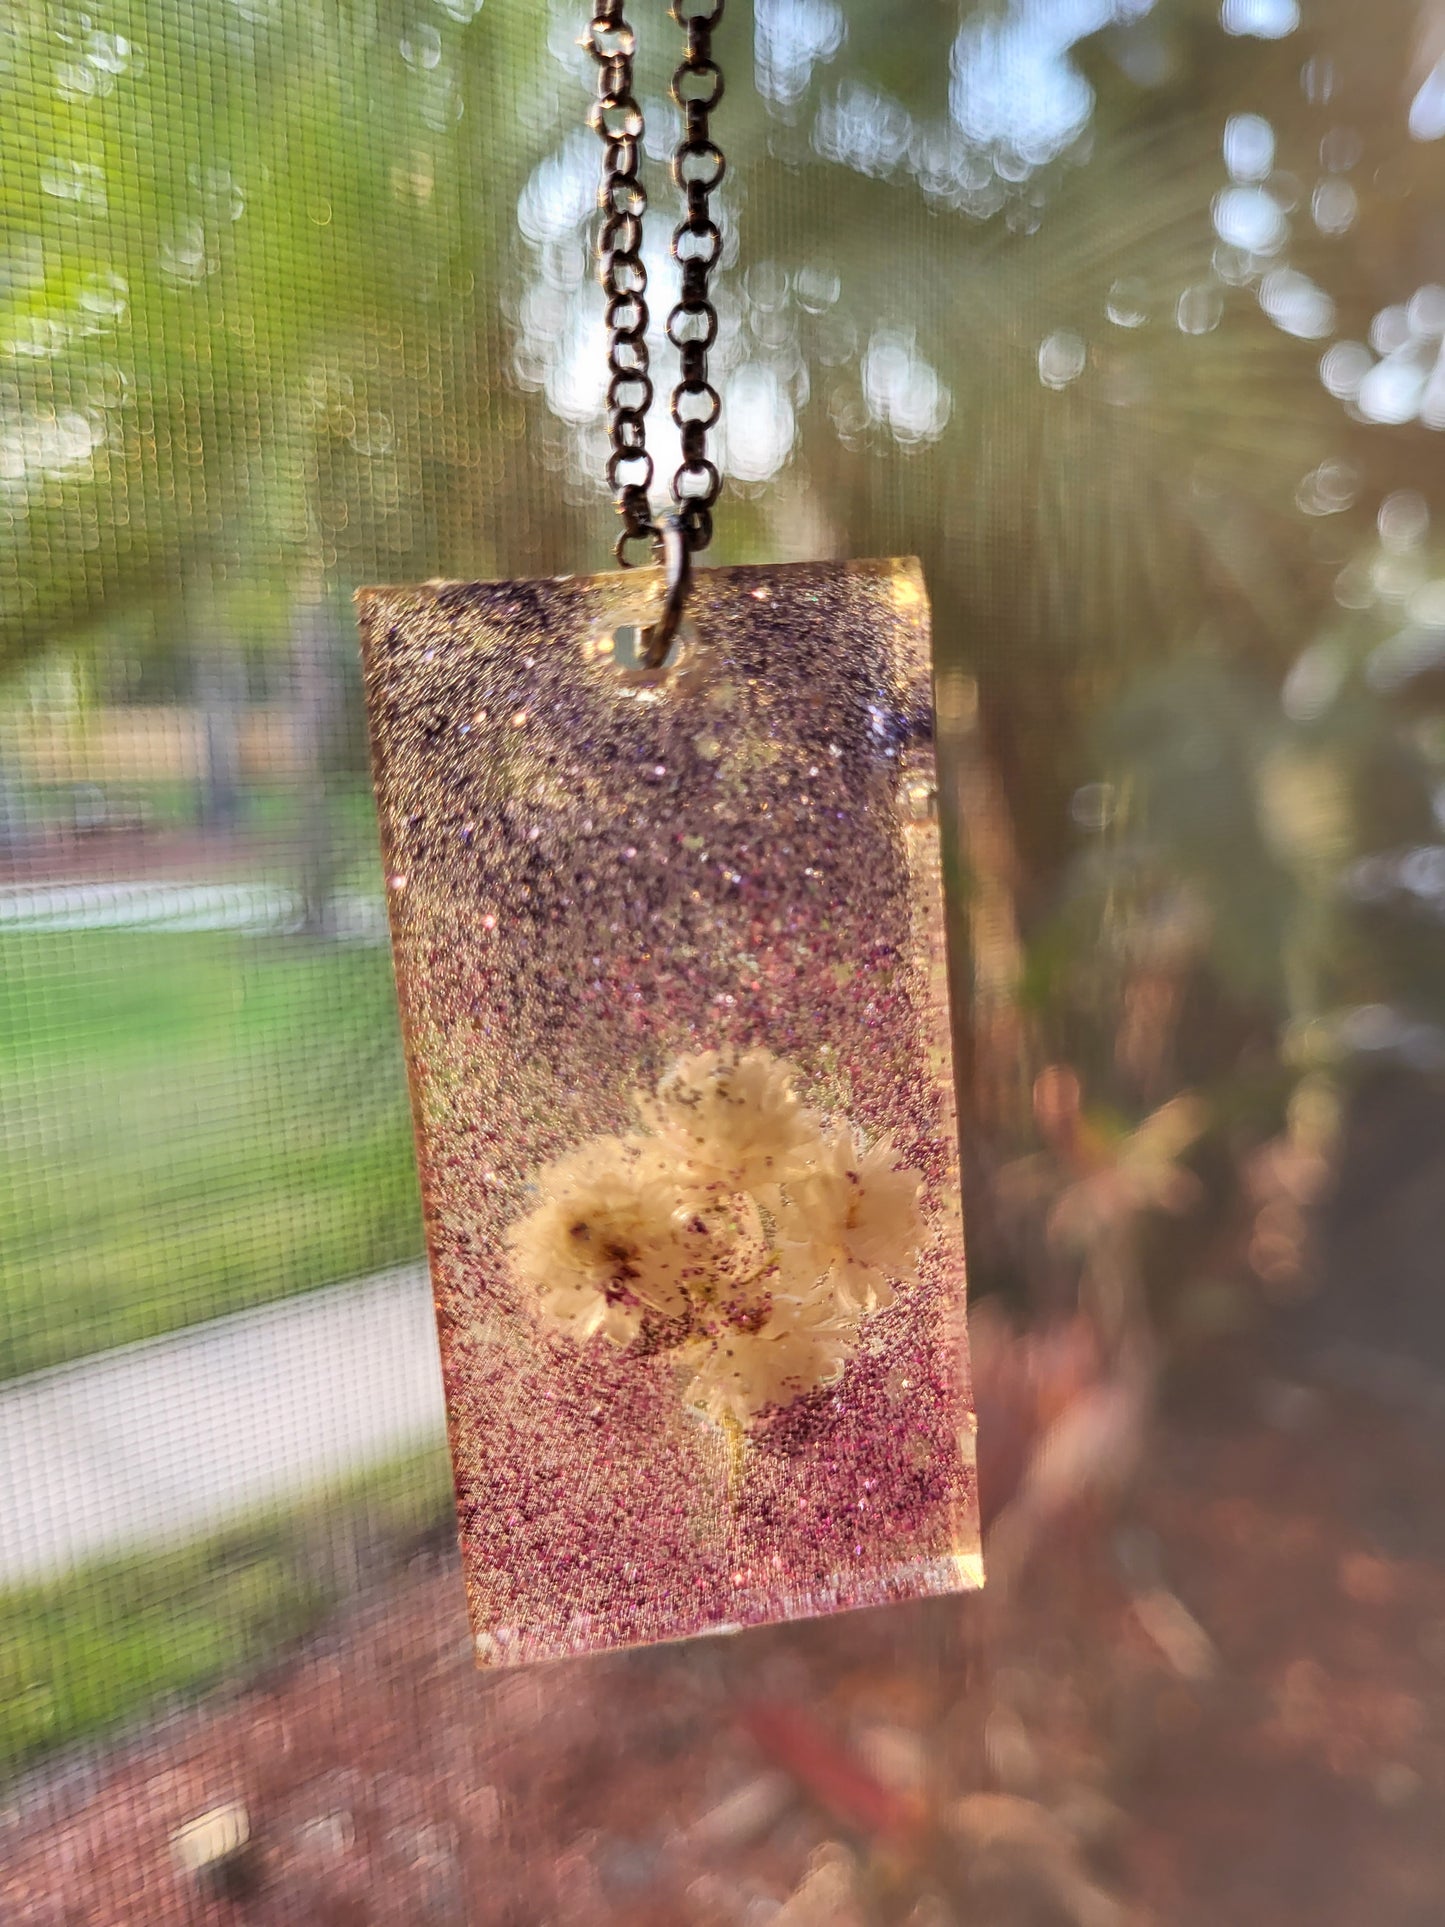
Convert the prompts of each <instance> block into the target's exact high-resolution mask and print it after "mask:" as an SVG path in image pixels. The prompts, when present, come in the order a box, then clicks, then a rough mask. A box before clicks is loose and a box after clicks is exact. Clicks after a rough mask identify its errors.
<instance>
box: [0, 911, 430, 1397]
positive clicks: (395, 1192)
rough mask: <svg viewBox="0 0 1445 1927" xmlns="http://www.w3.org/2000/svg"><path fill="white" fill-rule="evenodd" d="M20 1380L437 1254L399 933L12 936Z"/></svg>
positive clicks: (12, 1311)
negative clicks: (411, 1108)
mask: <svg viewBox="0 0 1445 1927" xmlns="http://www.w3.org/2000/svg"><path fill="white" fill-rule="evenodd" d="M0 1086H3V1088H5V1089H6V1090H8V1091H11V1092H24V1094H25V1101H24V1104H23V1105H20V1104H8V1105H7V1106H6V1107H5V1110H4V1113H3V1116H0V1166H3V1168H4V1171H5V1183H4V1185H3V1186H0V1305H3V1306H4V1318H3V1320H0V1379H4V1378H8V1377H11V1376H13V1375H15V1374H17V1373H20V1372H25V1371H33V1370H37V1369H39V1368H40V1367H42V1366H46V1365H55V1364H59V1363H61V1362H63V1361H64V1360H66V1359H69V1358H77V1357H83V1356H85V1355H86V1354H87V1353H90V1352H93V1351H100V1350H104V1349H105V1348H107V1347H109V1346H112V1345H119V1344H124V1343H127V1342H128V1341H130V1340H133V1339H138V1338H149V1337H154V1336H157V1335H158V1334H160V1333H161V1332H165V1331H169V1330H172V1329H174V1328H175V1327H176V1326H177V1325H184V1324H189V1323H191V1322H193V1321H195V1320H197V1319H200V1318H206V1317H213V1316H216V1315H219V1314H220V1313H223V1312H232V1311H240V1310H243V1309H245V1308H247V1307H248V1306H252V1305H256V1304H260V1303H264V1302H267V1301H268V1300H271V1299H275V1298H280V1297H284V1296H286V1295H287V1294H289V1293H291V1292H293V1291H299V1290H304V1289H306V1288H308V1287H310V1286H314V1285H318V1284H323V1283H326V1282H328V1281H329V1280H333V1279H339V1278H348V1277H353V1276H356V1275H359V1274H362V1273H366V1272H369V1271H373V1270H378V1269H381V1268H383V1267H384V1266H386V1265H388V1264H392V1263H395V1262H397V1261H399V1260H401V1259H403V1258H412V1257H415V1256H417V1255H418V1254H419V1252H420V1250H421V1213H420V1206H419V1202H418V1197H417V1187H416V1173H415V1165H414V1162H413V1159H412V1154H411V1121H410V1116H409V1113H408V1110H407V1103H406V1091H405V1084H404V1081H403V1078H402V1074H401V1066H400V1053H399V1045H398V1040H397V1035H396V1018H395V1011H394V1004H393V993H392V982H391V971H390V968H389V960H388V957H387V953H386V951H385V949H384V948H381V947H379V946H377V945H376V944H374V943H373V944H368V945H359V944H336V943H308V942H304V941H301V940H298V939H295V938H282V937H277V938H272V939H265V938H260V937H255V936H231V935H226V934H216V935H204V934H194V935H187V934H180V933H175V932H145V931H122V930H112V931H105V930H88V931H77V932H74V933H71V934H69V935H66V936H57V935H55V934H42V933H39V932H23V931H13V932H9V933H7V934H5V935H4V936H3V937H0Z"/></svg>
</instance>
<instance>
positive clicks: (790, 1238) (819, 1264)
mask: <svg viewBox="0 0 1445 1927" xmlns="http://www.w3.org/2000/svg"><path fill="white" fill-rule="evenodd" d="M896 1164H897V1152H896V1151H895V1150H894V1148H893V1143H892V1140H891V1139H890V1138H887V1137H883V1138H880V1139H879V1140H878V1142H877V1143H876V1144H874V1145H872V1146H870V1147H869V1148H867V1149H865V1148H864V1147H863V1145H862V1143H861V1141H860V1140H859V1139H857V1138H855V1137H854V1135H853V1133H852V1132H851V1131H849V1130H843V1131H840V1132H839V1133H838V1134H837V1136H836V1137H834V1138H833V1139H832V1141H831V1142H830V1143H828V1144H825V1145H824V1146H823V1148H822V1151H821V1153H820V1154H819V1156H818V1157H817V1158H816V1159H815V1161H814V1162H813V1163H812V1164H811V1165H810V1167H809V1168H808V1170H806V1171H805V1172H803V1173H802V1174H801V1175H799V1176H794V1177H792V1178H790V1179H789V1182H788V1189H787V1197H786V1201H785V1203H784V1205H783V1209H782V1212H781V1235H782V1240H783V1244H782V1252H781V1258H782V1268H783V1273H784V1276H785V1277H786V1278H787V1279H788V1281H789V1286H790V1288H791V1289H794V1290H801V1289H805V1288H806V1287H805V1281H806V1280H808V1279H813V1280H819V1279H822V1281H823V1283H822V1285H821V1286H816V1285H815V1289H824V1290H826V1291H827V1292H829V1293H831V1294H832V1296H833V1297H834V1298H835V1299H836V1301H837V1304H838V1305H839V1307H840V1308H841V1309H843V1310H845V1311H852V1312H858V1313H863V1312H871V1311H877V1310H879V1309H881V1308H882V1307H883V1306H884V1305H888V1304H891V1303H892V1301H893V1286H894V1284H895V1283H899V1282H902V1281H904V1280H906V1279H910V1278H912V1277H913V1276H914V1275H915V1274H914V1264H915V1261H916V1259H917V1256H918V1244H919V1239H920V1237H921V1236H922V1230H923V1224H922V1218H921V1216H920V1213H919V1208H918V1193H919V1189H920V1186H921V1179H920V1178H919V1175H918V1173H917V1172H916V1171H900V1170H898V1169H897V1168H896Z"/></svg>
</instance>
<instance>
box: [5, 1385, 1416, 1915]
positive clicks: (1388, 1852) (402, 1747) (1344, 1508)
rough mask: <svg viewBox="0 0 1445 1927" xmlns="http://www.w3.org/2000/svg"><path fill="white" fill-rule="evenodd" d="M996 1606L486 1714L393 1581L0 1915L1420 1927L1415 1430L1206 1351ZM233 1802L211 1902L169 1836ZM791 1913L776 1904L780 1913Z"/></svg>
mask: <svg viewBox="0 0 1445 1927" xmlns="http://www.w3.org/2000/svg"><path fill="white" fill-rule="evenodd" d="M1170 1406H1171V1411H1172V1416H1171V1417H1169V1418H1168V1419H1166V1420H1165V1421H1164V1422H1163V1423H1162V1425H1161V1426H1160V1428H1159V1429H1158V1431H1157V1432H1156V1433H1155V1435H1154V1436H1153V1439H1152V1442H1151V1443H1150V1445H1149V1446H1148V1448H1147V1453H1146V1460H1145V1465H1144V1468H1143V1472H1142V1476H1141V1477H1140V1479H1139V1481H1138V1484H1137V1488H1136V1490H1135V1491H1134V1493H1133V1495H1132V1496H1131V1497H1130V1498H1129V1499H1128V1501H1127V1502H1126V1503H1125V1504H1124V1505H1123V1507H1122V1509H1121V1510H1120V1511H1119V1512H1118V1513H1117V1514H1115V1515H1113V1516H1110V1517H1109V1518H1107V1519H1106V1518H1105V1517H1103V1516H1102V1515H1101V1514H1098V1513H1090V1512H1089V1510H1088V1509H1087V1508H1086V1507H1082V1506H1081V1507H1080V1508H1076V1509H1075V1511H1074V1513H1073V1514H1072V1516H1071V1517H1070V1518H1068V1519H1067V1520H1065V1521H1064V1522H1063V1523H1062V1524H1061V1525H1060V1526H1059V1527H1057V1528H1056V1529H1055V1530H1054V1532H1053V1533H1052V1534H1051V1536H1050V1538H1049V1541H1048V1543H1047V1544H1045V1545H1044V1546H1043V1547H1042V1548H1041V1550H1040V1551H1039V1552H1038V1554H1037V1555H1036V1556H1035V1558H1034V1559H1033V1561H1032V1563H1031V1565H1030V1566H1029V1569H1028V1570H1027V1572H1026V1573H1025V1575H1024V1576H1023V1578H1022V1579H1021V1580H1020V1581H1019V1583H1018V1584H1017V1585H1016V1587H1015V1588H1014V1591H1013V1595H1012V1597H1010V1598H1008V1599H1006V1600H1000V1599H999V1598H997V1596H996V1597H995V1599H994V1600H993V1602H992V1603H991V1604H990V1603H988V1601H987V1597H985V1600H984V1601H983V1602H979V1601H974V1600H962V1601H958V1602H942V1603H936V1604H933V1605H928V1606H923V1607H919V1608H899V1609H895V1610H893V1611H891V1612H884V1613H868V1614H855V1615H845V1616H843V1617H840V1618H838V1619H836V1620H832V1621H828V1622H823V1623H816V1622H815V1623H813V1624H811V1625H804V1626H796V1627H790V1628H782V1629H778V1630H776V1631H768V1632H762V1633H755V1634H748V1635H742V1636H738V1637H735V1638H730V1639H723V1640H716V1641H704V1642H698V1643H694V1644H692V1645H687V1646H679V1647H673V1648H665V1649H660V1650H657V1651H654V1652H651V1653H641V1654H636V1655H624V1656H621V1657H620V1658H615V1659H607V1660H598V1661H582V1662H576V1663H572V1664H567V1665H562V1666H554V1667H548V1668H539V1669H533V1670H529V1671H524V1672H521V1673H517V1674H513V1675H508V1676H495V1675H493V1676H482V1675H479V1674H477V1673H476V1672H474V1670H473V1668H472V1665H471V1661H470V1656H469V1651H468V1645H467V1639H466V1632H465V1625H464V1620H463V1613H462V1606H461V1599H460V1587H459V1580H458V1575H457V1570H456V1567H455V1564H454V1562H453V1561H452V1559H451V1558H450V1557H449V1556H446V1555H442V1554H438V1553H437V1552H435V1551H434V1550H423V1551H419V1552H418V1553H417V1554H416V1556H415V1557H414V1559H413V1560H412V1563H411V1565H410V1566H409V1567H408V1569H407V1570H405V1571H404V1572H403V1573H401V1574H399V1575H397V1576H395V1577H394V1578H392V1579H391V1580H389V1581H386V1582H384V1583H378V1584H377V1586H376V1587H375V1588H374V1589H373V1591H372V1592H371V1593H370V1594H369V1595H368V1597H367V1599H366V1601H365V1603H364V1604H363V1605H362V1606H361V1607H359V1608H358V1609H357V1610H356V1611H355V1612H353V1613H352V1614H351V1615H349V1616H348V1617H347V1618H346V1620H345V1621H344V1622H343V1623H341V1624H338V1625H337V1626H336V1627H335V1628H334V1629H333V1631H332V1633H331V1634H330V1636H329V1637H327V1638H326V1639H324V1640H322V1641H321V1642H320V1643H318V1644H314V1645H313V1646H311V1647H310V1648H309V1649H308V1650H306V1651H304V1652H301V1653H299V1654H297V1655H296V1656H295V1657H294V1658H293V1659H292V1660H291V1661H290V1662H288V1663H287V1664H286V1665H285V1666H283V1667H281V1668H280V1669H278V1670H276V1671H275V1672H274V1673H273V1674H272V1675H270V1676H269V1677H267V1678H264V1679H261V1680H258V1681H256V1682H253V1683H252V1684H251V1685H249V1686H247V1687H245V1688H243V1689H240V1690H237V1691H235V1692H233V1693H231V1694H228V1695H227V1696H225V1697H223V1698H221V1699H218V1700H216V1701H213V1702H212V1703H210V1704H209V1705H207V1706H206V1707H204V1708H202V1709H199V1710H197V1711H194V1712H191V1713H188V1714H184V1715H180V1716H177V1717H176V1718H175V1719H174V1720H172V1721H171V1722H170V1723H169V1724H168V1725H165V1726H163V1727H162V1728H160V1729H159V1730H157V1731H156V1732H155V1733H154V1734H153V1735H152V1736H151V1737H150V1738H148V1739H142V1740H139V1741H136V1742H133V1743H132V1744H131V1745H130V1746H129V1747H128V1748H127V1749H126V1750H124V1751H123V1752H120V1753H117V1754H114V1755H112V1756H111V1758H110V1759H109V1760H108V1761H102V1762H95V1761H92V1762H91V1763H90V1764H89V1765H88V1766H86V1767H84V1768H74V1769H72V1770H71V1771H70V1773H69V1774H68V1775H62V1776H56V1775H52V1776H51V1778H50V1779H49V1780H48V1781H47V1782H45V1783H43V1784H42V1783H39V1782H37V1783H35V1784H34V1785H33V1786H32V1788H31V1789H30V1790H29V1793H28V1805H25V1806H22V1807H12V1808H11V1810H10V1811H9V1814H8V1816H7V1818H6V1819H5V1821H4V1823H3V1824H4V1831H3V1833H0V1857H3V1861H4V1864H5V1867H6V1871H5V1874H4V1876H3V1882H0V1918H3V1919H4V1920H5V1921H6V1922H7V1923H15V1924H16V1927H21V1924H22V1923H23V1924H24V1927H42V1923H43V1924H44V1927H61V1923H65V1927H80V1923H86V1924H87V1927H90V1924H92V1923H93V1924H94V1927H112V1924H114V1927H120V1923H127V1924H132V1923H147V1924H148V1923H157V1927H160V1923H167V1924H169V1923H172V1922H176V1923H180V1922H186V1923H191V1922H194V1923H204V1924H205V1927H222V1923H227V1924H229V1923H257V1927H261V1924H263V1923H264V1924H266V1927H269V1924H270V1923H281V1922H287V1923H289V1922H314V1923H316V1924H317V1927H333V1924H334V1927H353V1924H354V1927H363V1924H364V1923H388V1924H389V1923H393V1922H395V1923H408V1924H410V1923H421V1922H433V1921H435V1922H447V1923H452V1922H456V1923H469V1924H470V1923H478V1927H482V1924H485V1927H491V1924H492V1923H497V1927H514V1924H515V1927H527V1924H528V1923H538V1924H539V1927H540V1923H552V1922H558V1923H573V1922H576V1923H584V1924H585V1923H591V1922H597V1923H599V1924H602V1923H613V1922H616V1923H627V1927H652V1924H653V1923H657V1927H665V1924H667V1923H678V1922H698V1923H703V1924H704V1927H712V1924H713V1923H717V1924H718V1927H723V1924H724V1923H732V1922H746V1923H753V1922H758V1923H762V1922H764V1921H770V1920H777V1921H780V1922H781V1923H783V1927H793V1924H794V1923H796V1922H800V1921H801V1922H810V1921H818V1922H824V1921H835V1920H836V1921H842V1922H847V1921H851V1920H857V1921H859V1922H874V1921H877V1922H895V1921H896V1922H908V1923H909V1924H910V1927H947V1923H950V1922H958V1923H960V1927H962V1923H974V1922H986V1923H988V1927H1014V1924H1015V1923H1018V1924H1019V1927H1023V1924H1024V1923H1035V1922H1037V1923H1040V1927H1047V1924H1048V1923H1053V1922H1066V1921H1070V1920H1074V1921H1081V1922H1085V1923H1090V1922H1097V1923H1099V1924H1100V1927H1103V1923H1105V1922H1107V1921H1109V1920H1113V1921H1116V1922H1121V1923H1122V1922H1141V1923H1142V1922H1146V1921H1148V1922H1158V1923H1173V1924H1175V1927H1206V1924H1207V1927H1217V1924H1218V1923H1221V1922H1226V1921H1227V1922H1229V1923H1231V1927H1255V1924H1256V1923H1257V1924H1258V1927H1294V1923H1299V1927H1305V1923H1309V1927H1335V1924H1336V1923H1338V1927H1346V1924H1347V1923H1348V1927H1361V1923H1365V1922H1368V1923H1371V1927H1433V1924H1434V1923H1438V1922H1439V1921H1440V1920H1441V1919H1442V1918H1445V1491H1442V1488H1441V1483H1440V1481H1439V1479H1438V1478H1437V1477H1436V1467H1437V1466H1438V1462H1439V1459H1438V1449H1437V1443H1438V1442H1437V1441H1435V1440H1434V1439H1433V1438H1432V1437H1431V1436H1429V1435H1428V1433H1427V1432H1426V1431H1425V1430H1424V1429H1423V1427H1424V1422H1423V1421H1422V1420H1420V1419H1419V1418H1416V1417H1410V1416H1401V1415H1398V1414H1393V1413H1391V1412H1389V1411H1387V1410H1385V1409H1384V1407H1383V1406H1382V1405H1381V1404H1380V1403H1378V1402H1373V1401H1371V1400H1370V1399H1368V1398H1365V1397H1361V1396H1358V1395H1354V1394H1347V1393H1344V1392H1341V1391H1339V1390H1332V1389H1328V1388H1309V1387H1306V1386H1303V1385H1300V1384H1296V1383H1285V1382H1282V1381H1280V1380H1277V1379H1273V1378H1270V1377H1268V1376H1266V1375H1263V1374H1262V1373H1261V1372H1260V1371H1259V1370H1258V1369H1256V1368H1255V1367H1254V1366H1253V1365H1250V1364H1248V1363H1247V1362H1246V1361H1244V1360H1242V1359H1237V1358H1233V1357H1230V1356H1228V1355H1223V1354H1222V1355H1220V1356H1219V1357H1217V1358H1216V1359H1215V1360H1213V1361H1212V1363H1211V1364H1210V1366H1209V1367H1208V1368H1207V1369H1205V1370H1204V1371H1203V1372H1202V1373H1199V1374H1197V1375H1196V1378H1195V1382H1194V1383H1193V1384H1192V1385H1190V1386H1187V1387H1185V1388H1184V1389H1183V1391H1182V1393H1181V1392H1179V1391H1178V1390H1177V1388H1176V1395H1175V1397H1174V1398H1173V1399H1172V1400H1171V1401H1170ZM231 1801H240V1802H242V1803H244V1805H245V1807H246V1809H247V1811H248V1814H249V1818H250V1823H251V1828H252V1834H253V1841H254V1851H253V1853H252V1855H251V1857H250V1859H249V1862H248V1863H247V1864H246V1865H245V1866H244V1867H242V1868H241V1869H239V1870H238V1871H239V1876H243V1878H241V1877H238V1882H237V1884H238V1887H244V1891H243V1892H239V1893H238V1895H237V1896H236V1897H215V1896H205V1895H203V1894H202V1893H201V1892H200V1891H199V1890H198V1889H197V1888H196V1887H195V1886H194V1885H193V1884H192V1883H191V1881H190V1880H189V1878H188V1877H186V1876H183V1875H182V1874H181V1873H180V1872H179V1870H178V1869H177V1867H176V1865H175V1862H174V1860H173V1857H172V1853H171V1849H170V1846H169V1840H170V1836H171V1835H172V1833H173V1832H174V1830H175V1829H176V1828H177V1827H178V1826H180V1825H181V1824H182V1823H184V1822H185V1821H187V1820H189V1819H191V1818H194V1817H195V1816H196V1815H197V1814H199V1813H201V1812H203V1811H205V1810H206V1809H208V1808H212V1807H215V1806H217V1805H220V1804H222V1803H225V1802H231ZM790 1896H791V1898H790Z"/></svg>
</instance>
